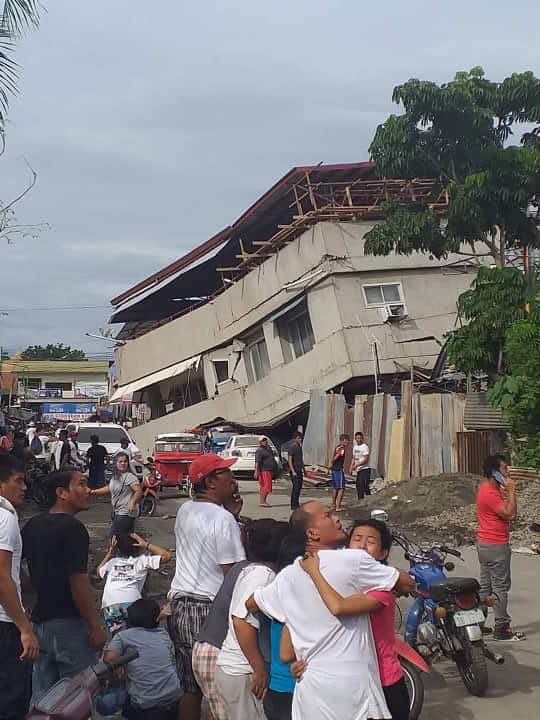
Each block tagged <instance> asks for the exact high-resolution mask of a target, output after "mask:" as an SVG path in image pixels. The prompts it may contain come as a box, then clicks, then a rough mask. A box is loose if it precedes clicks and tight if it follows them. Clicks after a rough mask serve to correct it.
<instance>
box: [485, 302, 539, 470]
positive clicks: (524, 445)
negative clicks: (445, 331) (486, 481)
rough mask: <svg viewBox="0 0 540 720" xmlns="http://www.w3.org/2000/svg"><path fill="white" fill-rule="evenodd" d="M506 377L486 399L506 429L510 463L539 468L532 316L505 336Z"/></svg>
mask: <svg viewBox="0 0 540 720" xmlns="http://www.w3.org/2000/svg"><path fill="white" fill-rule="evenodd" d="M504 352H505V357H506V361H507V366H508V374H507V375H506V376H505V377H502V378H500V379H499V380H498V381H497V383H496V384H495V385H494V387H493V388H492V389H491V390H490V393H489V398H490V401H491V403H492V404H493V405H495V406H496V407H499V408H500V409H501V411H502V414H503V416H504V418H505V419H506V420H507V421H508V423H509V425H510V432H511V437H512V443H511V446H512V450H513V455H514V459H513V460H514V462H515V463H518V464H522V465H528V466H532V467H536V468H540V379H539V377H538V368H539V367H540V318H539V317H538V314H537V313H534V314H532V315H530V316H528V317H527V318H524V319H522V320H518V321H516V322H514V323H513V324H512V325H511V326H510V328H509V329H508V331H507V333H506V341H505V348H504Z"/></svg>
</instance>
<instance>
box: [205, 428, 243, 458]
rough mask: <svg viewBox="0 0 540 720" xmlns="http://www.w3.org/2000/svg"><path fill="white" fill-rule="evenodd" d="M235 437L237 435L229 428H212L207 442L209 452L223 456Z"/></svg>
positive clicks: (207, 436)
mask: <svg viewBox="0 0 540 720" xmlns="http://www.w3.org/2000/svg"><path fill="white" fill-rule="evenodd" d="M233 435H236V433H235V432H234V430H232V429H231V428H228V427H227V426H223V427H220V426H218V427H214V428H210V429H209V430H208V433H207V435H206V441H205V445H206V448H207V450H208V451H209V452H213V453H216V454H217V455H221V453H222V452H223V450H225V448H226V447H227V443H228V442H229V440H230V439H231V437H232V436H233Z"/></svg>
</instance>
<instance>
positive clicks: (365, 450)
mask: <svg viewBox="0 0 540 720" xmlns="http://www.w3.org/2000/svg"><path fill="white" fill-rule="evenodd" d="M352 452H353V462H354V466H355V468H356V470H365V469H366V468H368V467H369V459H368V461H367V462H364V463H363V464H360V461H361V460H363V459H364V458H365V457H366V456H367V457H368V458H369V447H368V446H367V445H366V443H360V445H355V446H354V447H353V451H352Z"/></svg>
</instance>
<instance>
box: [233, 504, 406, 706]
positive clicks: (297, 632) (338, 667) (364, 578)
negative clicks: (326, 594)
mask: <svg viewBox="0 0 540 720" xmlns="http://www.w3.org/2000/svg"><path fill="white" fill-rule="evenodd" d="M290 522H291V528H295V529H297V530H302V531H303V532H304V533H305V536H306V540H307V543H306V550H307V551H309V552H313V551H318V552H319V558H320V567H321V572H322V573H323V575H324V576H325V578H326V579H327V580H328V582H329V583H330V584H331V585H332V587H334V588H335V589H336V590H337V592H339V593H340V594H341V595H344V596H348V595H353V594H355V593H359V592H365V591H367V590H372V589H375V588H377V589H381V590H393V589H398V590H400V591H402V592H410V591H411V590H412V589H413V588H414V583H413V580H412V578H411V577H410V576H409V575H407V574H406V573H401V572H399V571H398V570H396V569H395V568H392V567H388V566H385V565H381V564H380V563H378V562H377V561H375V560H373V558H371V557H370V556H369V555H368V554H367V553H366V552H364V551H363V550H347V549H341V550H336V549H335V548H340V547H343V546H344V544H345V542H346V535H345V532H344V531H343V528H342V526H341V522H340V521H339V519H338V518H337V517H336V516H335V514H334V513H332V511H331V509H330V508H328V507H327V506H325V505H323V504H322V503H320V502H317V501H312V502H308V503H305V504H304V505H302V506H301V507H300V508H299V509H298V510H296V511H295V512H294V513H293V514H292V516H291V521H290ZM246 605H247V608H248V610H250V611H254V610H256V609H259V610H262V611H263V612H264V613H265V614H266V615H268V616H270V617H272V618H274V619H275V620H277V621H278V622H282V623H285V624H286V625H287V627H288V628H289V631H290V634H291V639H292V643H293V646H294V649H295V652H296V656H297V657H298V658H302V659H304V660H306V661H307V669H306V671H305V673H304V675H303V677H302V682H300V683H298V684H297V686H296V688H295V692H294V698H293V706H292V718H293V720H305V718H310V720H343V718H347V720H367V719H368V718H373V719H375V718H389V717H390V715H389V713H388V708H387V707H386V703H385V700H384V695H383V693H382V689H381V683H380V678H379V668H378V664H377V657H376V654H375V648H374V646H373V639H372V635H371V627H370V624H369V618H368V617H367V616H360V617H351V618H336V617H334V616H333V615H332V614H331V613H330V611H329V610H328V608H327V607H326V605H325V604H324V602H323V601H322V599H321V597H320V595H319V593H318V591H317V589H316V587H315V585H314V583H313V582H312V581H311V578H310V577H309V575H308V574H307V573H305V572H304V571H303V570H302V568H301V566H300V564H299V559H297V560H296V561H295V563H294V564H293V565H290V566H289V567H287V568H285V569H284V570H282V571H281V572H280V573H279V574H278V575H277V577H276V579H275V580H274V581H273V582H271V583H270V584H269V585H267V586H266V587H262V588H259V589H258V590H256V591H255V593H254V595H253V597H252V598H250V599H249V600H248V601H247V603H246Z"/></svg>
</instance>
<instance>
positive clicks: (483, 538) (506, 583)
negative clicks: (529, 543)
mask: <svg viewBox="0 0 540 720" xmlns="http://www.w3.org/2000/svg"><path fill="white" fill-rule="evenodd" d="M516 512H517V505H516V485H515V482H514V481H513V480H512V479H511V478H509V477H508V464H507V462H506V458H505V457H504V455H490V456H488V457H487V458H486V459H485V460H484V479H483V481H482V482H481V483H480V485H479V487H478V492H477V495H476V514H477V518H478V531H477V536H476V537H477V549H478V561H479V563H480V597H481V598H482V599H485V598H487V597H489V596H493V597H494V601H495V602H494V607H493V609H494V613H495V628H494V631H493V639H494V640H501V641H504V642H516V641H519V640H523V639H524V637H525V635H524V633H522V632H516V631H515V630H513V629H512V627H511V625H510V623H511V618H510V615H509V614H508V593H509V592H510V586H511V572H510V565H511V558H512V551H511V548H510V523H511V522H512V520H515V518H516Z"/></svg>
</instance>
